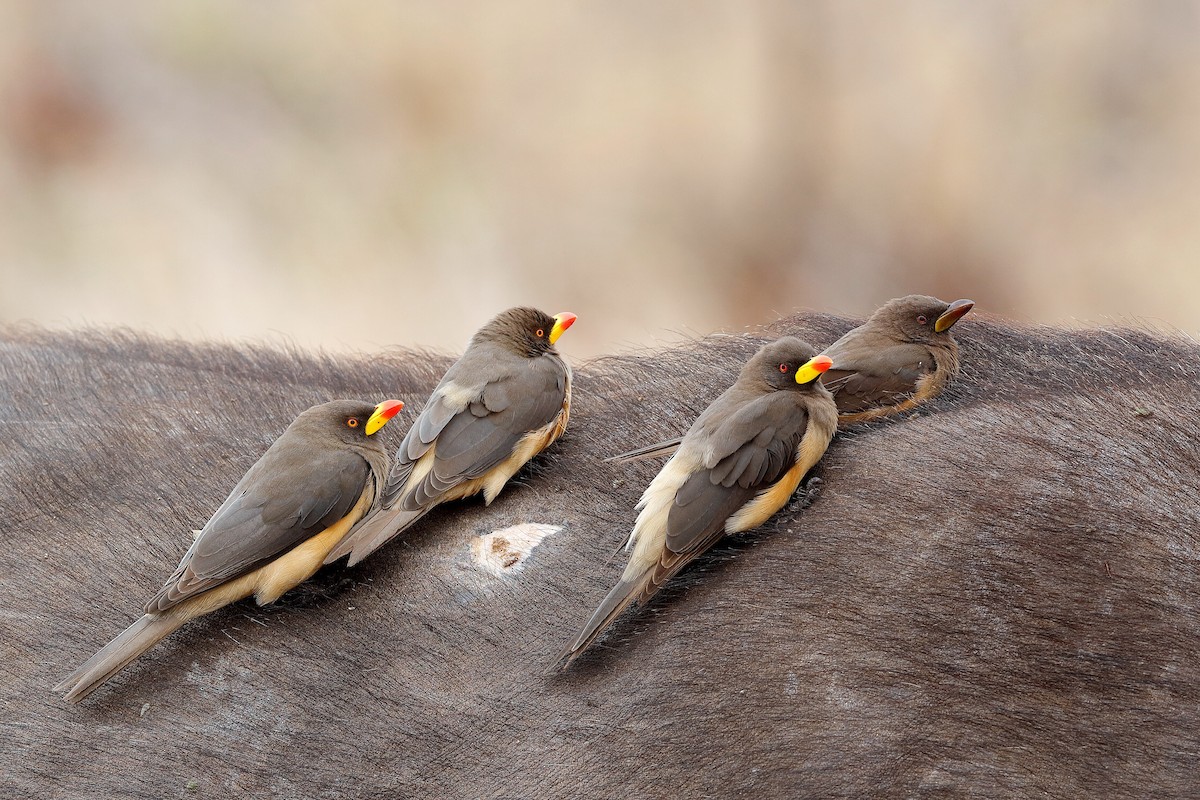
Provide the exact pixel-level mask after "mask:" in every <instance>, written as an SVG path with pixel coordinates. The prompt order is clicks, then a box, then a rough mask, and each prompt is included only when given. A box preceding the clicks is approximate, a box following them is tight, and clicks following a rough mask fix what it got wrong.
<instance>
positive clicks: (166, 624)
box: [54, 609, 191, 703]
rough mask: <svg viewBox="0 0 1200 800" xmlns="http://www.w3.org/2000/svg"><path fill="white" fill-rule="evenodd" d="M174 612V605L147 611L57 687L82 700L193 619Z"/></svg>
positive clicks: (73, 700) (72, 700)
mask: <svg viewBox="0 0 1200 800" xmlns="http://www.w3.org/2000/svg"><path fill="white" fill-rule="evenodd" d="M173 612H174V609H172V610H171V611H168V612H166V613H163V614H146V615H145V616H143V617H142V618H141V619H139V620H138V621H137V622H135V623H133V624H132V625H130V626H129V627H128V628H126V629H125V630H124V631H122V632H121V633H120V634H119V635H118V636H117V638H115V639H113V640H112V641H111V642H109V643H108V644H106V645H105V646H104V647H103V648H102V649H101V650H100V652H98V653H96V655H94V656H92V657H91V658H89V659H88V660H87V661H86V662H84V664H83V666H81V667H80V668H79V669H77V670H75V671H74V672H72V673H71V674H70V675H68V676H67V677H66V678H65V679H64V680H63V681H62V682H61V683H60V684H58V685H57V686H55V687H54V691H56V692H66V695H65V696H64V699H65V700H66V701H67V702H70V703H78V702H79V701H80V700H82V699H83V698H85V697H87V696H88V695H89V694H91V693H92V692H93V691H95V690H96V689H98V688H100V686H101V685H103V684H104V683H105V681H107V680H108V679H109V678H111V677H112V676H114V675H116V674H117V673H118V672H120V671H121V670H123V669H125V667H127V666H128V665H129V663H130V662H131V661H133V660H134V659H135V658H137V657H138V656H140V655H141V654H142V653H144V652H146V651H147V650H149V649H150V648H151V647H153V646H154V645H156V644H158V643H159V642H160V641H162V640H163V638H165V637H166V636H167V635H169V634H170V633H172V632H173V631H175V630H176V629H178V628H179V627H180V626H181V625H183V624H184V623H185V622H187V621H188V620H189V619H191V617H190V616H188V615H186V614H179V613H173Z"/></svg>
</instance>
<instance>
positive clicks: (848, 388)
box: [605, 294, 975, 464]
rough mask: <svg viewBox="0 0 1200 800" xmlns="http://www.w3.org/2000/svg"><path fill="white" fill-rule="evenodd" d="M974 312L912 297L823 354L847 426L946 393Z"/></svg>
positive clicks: (621, 458) (964, 305) (965, 305)
mask: <svg viewBox="0 0 1200 800" xmlns="http://www.w3.org/2000/svg"><path fill="white" fill-rule="evenodd" d="M974 306H975V303H974V302H973V301H971V300H955V301H954V302H953V303H946V302H943V301H941V300H938V299H937V298H936V297H929V296H927V295H920V294H913V295H908V296H907V297H898V298H896V299H894V300H889V301H888V302H887V303H885V304H884V305H882V306H880V307H879V308H878V309H877V310H876V311H875V313H874V314H872V315H871V317H870V318H869V319H868V320H867V321H866V322H864V323H863V324H862V325H859V326H858V327H857V328H854V329H853V330H851V331H849V332H848V333H846V335H844V336H843V337H842V338H840V339H838V340H837V341H836V342H834V343H833V344H831V345H830V346H829V347H827V348H826V349H825V355H827V356H829V357H830V358H831V359H833V366H832V367H831V368H830V369H829V371H828V372H826V373H825V374H824V375H822V376H821V381H822V383H824V384H825V386H826V388H828V389H829V391H831V392H832V393H833V397H834V400H835V401H836V402H837V407H838V425H839V426H841V427H845V426H847V425H854V424H857V423H861V422H870V421H872V420H877V419H882V418H884V417H890V416H895V415H896V414H900V413H903V412H905V411H910V410H912V409H914V408H916V407H917V406H918V405H920V404H922V403H925V402H927V401H929V400H932V399H933V398H935V397H937V396H938V395H939V394H941V393H942V390H943V389H945V388H946V385H947V384H948V383H949V382H950V379H951V378H953V377H954V376H955V375H957V374H958V369H959V358H958V343H957V342H955V341H954V337H953V336H951V335H950V328H951V327H953V326H954V323H956V322H958V320H960V319H962V317H963V315H965V314H966V313H967V312H968V311H970V310H971V309H972V308H973V307H974ZM679 441H680V437H678V436H677V437H674V438H672V439H667V440H665V441H662V442H656V443H654V444H650V445H645V446H643V447H639V448H636V449H634V450H630V451H628V452H625V453H620V454H619V455H615V456H612V457H610V458H607V459H605V461H610V462H614V463H617V464H623V463H626V462H630V461H641V460H643V459H647V458H655V457H658V456H665V455H670V454H671V453H673V452H674V451H675V448H677V447H678V446H679Z"/></svg>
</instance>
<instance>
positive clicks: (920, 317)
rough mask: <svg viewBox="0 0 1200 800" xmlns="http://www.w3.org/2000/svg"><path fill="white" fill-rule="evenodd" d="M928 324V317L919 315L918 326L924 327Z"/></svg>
mask: <svg viewBox="0 0 1200 800" xmlns="http://www.w3.org/2000/svg"><path fill="white" fill-rule="evenodd" d="M926 322H929V318H928V317H926V316H925V315H924V314H917V324H918V325H924V324H925V323H926Z"/></svg>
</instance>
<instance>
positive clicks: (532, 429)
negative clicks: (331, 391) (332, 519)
mask: <svg viewBox="0 0 1200 800" xmlns="http://www.w3.org/2000/svg"><path fill="white" fill-rule="evenodd" d="M575 320H576V316H575V315H574V314H571V313H569V312H563V313H561V314H557V315H555V316H553V317H551V316H549V315H547V314H545V313H543V312H541V311H538V310H537V309H534V308H524V307H519V308H510V309H508V310H507V311H503V312H501V313H500V314H498V315H497V316H496V317H495V318H493V319H492V320H490V321H489V322H488V323H487V324H485V325H484V326H483V327H482V328H480V329H479V330H478V331H477V332H476V333H475V335H474V336H473V337H471V341H470V343H469V344H468V345H467V349H466V351H464V352H463V354H462V357H461V358H459V359H458V361H456V362H455V363H454V364H453V365H451V367H450V369H449V370H447V372H446V374H445V376H444V377H443V378H442V380H441V383H439V384H438V385H437V387H436V388H435V389H434V390H433V394H432V395H430V397H429V400H428V402H426V404H425V407H424V409H422V410H421V413H420V414H419V415H418V416H417V419H416V421H415V422H414V423H413V424H412V427H411V428H410V429H409V431H408V433H407V434H406V435H405V437H404V440H403V441H402V442H401V443H400V446H399V447H398V448H397V449H396V454H395V456H394V458H393V461H392V471H391V474H390V475H389V476H388V480H387V485H386V486H385V487H384V492H383V497H382V501H381V503H380V504H379V506H378V507H377V508H376V509H375V510H374V511H372V513H371V516H370V517H369V518H368V519H367V520H365V521H364V522H363V524H362V525H361V526H360V527H359V528H358V529H356V530H355V531H354V532H353V533H351V534H350V535H349V536H347V537H346V538H345V539H343V540H342V541H341V543H340V544H338V545H337V546H336V547H335V548H333V550H332V551H331V552H330V553H329V555H328V556H327V557H326V558H325V563H326V564H328V563H331V562H333V561H336V560H338V559H339V558H341V557H343V556H346V555H349V560H348V564H349V565H350V566H354V565H355V564H357V563H358V562H359V561H362V560H363V559H364V558H366V557H367V556H368V555H370V554H371V553H372V552H374V551H375V550H376V549H377V548H379V547H381V546H382V545H383V544H384V543H385V542H387V541H388V540H390V539H392V538H393V537H395V536H397V535H399V534H400V533H402V532H404V531H406V530H408V528H410V527H411V526H412V525H413V524H415V523H416V522H417V520H419V519H421V517H423V516H425V514H427V513H429V511H430V510H431V509H433V508H434V507H435V506H437V505H440V504H441V503H445V502H448V501H450V500H458V499H462V498H464V497H470V496H471V495H474V494H477V493H480V492H482V493H483V498H484V502H485V504H487V505H490V504H491V502H492V501H493V500H495V499H496V496H497V495H498V494H499V493H500V490H501V489H503V488H504V485H505V483H507V482H508V479H509V478H511V477H512V476H513V475H515V474H516V472H517V471H518V470H519V469H521V467H523V466H524V465H525V464H526V463H528V462H529V460H530V459H532V458H533V457H534V456H536V455H537V454H538V453H540V452H541V451H542V450H544V449H546V448H547V447H549V446H550V445H551V444H552V443H553V442H554V441H555V440H556V439H558V437H560V436H561V435H562V433H563V431H564V430H565V429H566V427H567V421H568V419H569V418H570V413H571V368H570V367H569V366H567V363H566V362H565V361H564V360H563V359H562V356H560V355H559V354H558V351H557V350H555V349H554V345H555V343H556V342H557V341H558V338H559V337H560V336H562V334H563V331H565V330H566V329H567V328H569V327H571V325H572V324H573V323H574V322H575Z"/></svg>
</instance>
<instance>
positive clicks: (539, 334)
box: [537, 328, 546, 339]
mask: <svg viewBox="0 0 1200 800" xmlns="http://www.w3.org/2000/svg"><path fill="white" fill-rule="evenodd" d="M537 335H538V338H539V339H540V338H542V337H543V336H545V335H546V332H545V331H544V330H542V329H541V328H538V329H537Z"/></svg>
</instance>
